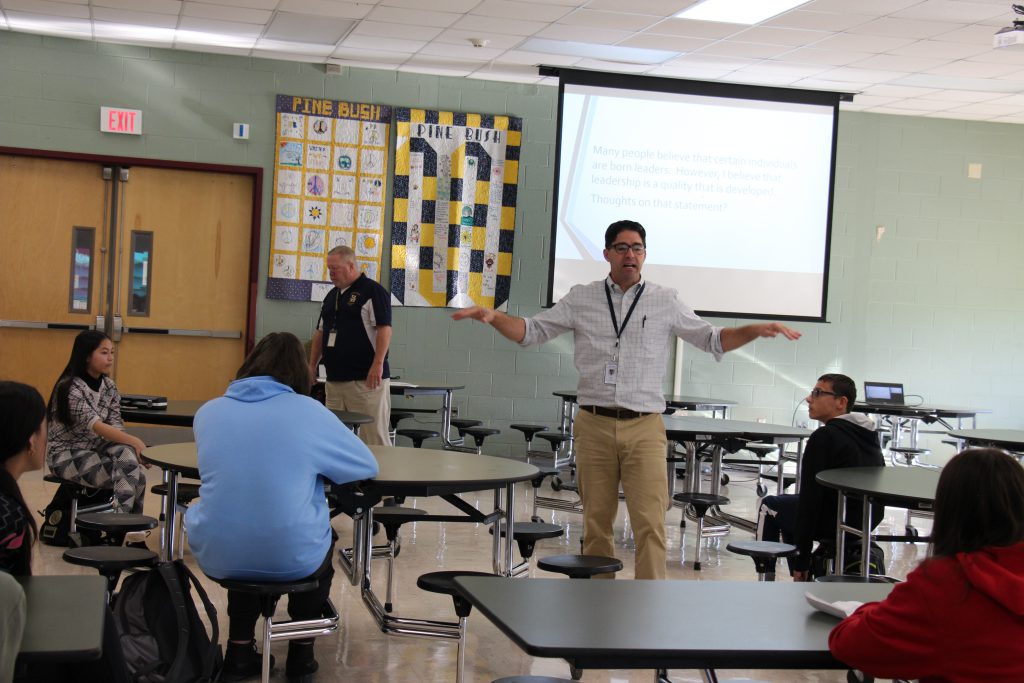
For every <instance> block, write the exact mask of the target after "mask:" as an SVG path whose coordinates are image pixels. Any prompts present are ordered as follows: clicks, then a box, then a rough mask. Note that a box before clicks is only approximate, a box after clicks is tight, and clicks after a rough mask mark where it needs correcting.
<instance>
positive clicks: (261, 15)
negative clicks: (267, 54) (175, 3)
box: [182, 2, 273, 24]
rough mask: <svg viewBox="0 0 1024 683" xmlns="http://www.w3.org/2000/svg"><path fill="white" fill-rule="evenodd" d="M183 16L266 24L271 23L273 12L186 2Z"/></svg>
mask: <svg viewBox="0 0 1024 683" xmlns="http://www.w3.org/2000/svg"><path fill="white" fill-rule="evenodd" d="M182 14H184V15H185V16H187V17H200V18H204V19H220V20H222V21H241V22H244V23H246V24H265V23H267V22H268V21H270V16H271V15H272V14H273V12H271V11H270V10H265V9H248V8H245V7H227V6H225V5H211V4H209V3H206V2H186V3H185V4H184V6H183V7H182Z"/></svg>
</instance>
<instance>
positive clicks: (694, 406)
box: [551, 389, 736, 410]
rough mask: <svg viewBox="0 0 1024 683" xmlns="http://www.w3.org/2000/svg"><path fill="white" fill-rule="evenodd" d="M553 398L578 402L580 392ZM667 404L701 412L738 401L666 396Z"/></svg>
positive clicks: (564, 391) (566, 391)
mask: <svg viewBox="0 0 1024 683" xmlns="http://www.w3.org/2000/svg"><path fill="white" fill-rule="evenodd" d="M551 394H552V395H553V396H557V397H558V398H561V399H564V400H566V401H571V402H573V403H575V402H576V400H577V398H578V397H579V392H578V391H577V390H576V389H561V390H559V391H552V392H551ZM665 403H666V405H668V406H669V407H671V408H687V409H689V410H701V409H708V410H710V409H711V408H716V409H717V408H727V407H729V406H734V405H736V401H730V400H729V399H726V398H707V397H705V396H671V395H669V394H665Z"/></svg>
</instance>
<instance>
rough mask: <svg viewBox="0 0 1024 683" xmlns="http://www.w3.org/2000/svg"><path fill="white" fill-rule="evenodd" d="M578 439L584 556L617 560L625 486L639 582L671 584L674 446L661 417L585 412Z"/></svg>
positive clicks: (577, 428) (576, 431)
mask: <svg viewBox="0 0 1024 683" xmlns="http://www.w3.org/2000/svg"><path fill="white" fill-rule="evenodd" d="M574 436H575V439H576V465H577V472H578V477H579V485H580V498H581V499H582V501H583V553H584V554H585V555H603V556H606V557H614V556H615V547H614V545H613V543H612V525H613V524H614V522H615V516H616V514H617V513H618V509H619V482H620V481H621V482H622V490H623V493H625V494H626V510H627V511H628V512H629V522H630V524H631V525H632V527H633V534H634V536H635V538H636V570H635V576H636V578H638V579H663V578H665V509H666V507H667V506H668V480H667V475H666V465H665V453H666V448H667V445H668V444H667V440H666V438H665V426H664V423H663V422H662V419H661V415H657V414H656V415H647V416H644V417H640V418H636V419H633V420H617V419H615V418H612V417H603V416H600V415H593V414H591V413H588V412H585V411H582V410H581V411H580V412H579V414H578V415H577V417H576V420H575V429H574ZM602 576H609V575H602Z"/></svg>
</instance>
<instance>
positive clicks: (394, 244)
mask: <svg viewBox="0 0 1024 683" xmlns="http://www.w3.org/2000/svg"><path fill="white" fill-rule="evenodd" d="M395 133H396V149H395V179H394V206H393V208H392V225H391V297H392V302H393V303H395V304H401V305H406V306H438V307H443V306H449V307H455V308H461V307H464V306H469V305H474V304H477V305H482V306H488V307H491V308H497V309H499V310H505V309H506V308H507V305H508V297H509V288H510V285H511V279H512V278H511V276H512V246H513V239H514V236H515V223H516V193H517V183H518V176H519V149H520V145H521V141H522V119H520V118H517V117H514V116H489V115H486V114H465V113H458V112H446V111H428V110H424V109H396V110H395Z"/></svg>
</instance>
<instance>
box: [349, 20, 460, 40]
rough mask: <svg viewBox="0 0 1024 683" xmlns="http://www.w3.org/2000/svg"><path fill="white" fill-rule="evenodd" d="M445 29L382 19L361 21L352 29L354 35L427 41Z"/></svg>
mask: <svg viewBox="0 0 1024 683" xmlns="http://www.w3.org/2000/svg"><path fill="white" fill-rule="evenodd" d="M442 30H443V29H440V28H427V27H425V26H413V25H411V24H386V23H384V22H382V21H360V22H359V23H358V24H356V27H355V28H354V29H352V35H360V36H380V37H382V38H402V39H405V40H419V41H426V40H430V39H432V38H433V37H434V36H436V35H437V34H438V33H440V32H441V31H442Z"/></svg>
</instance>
